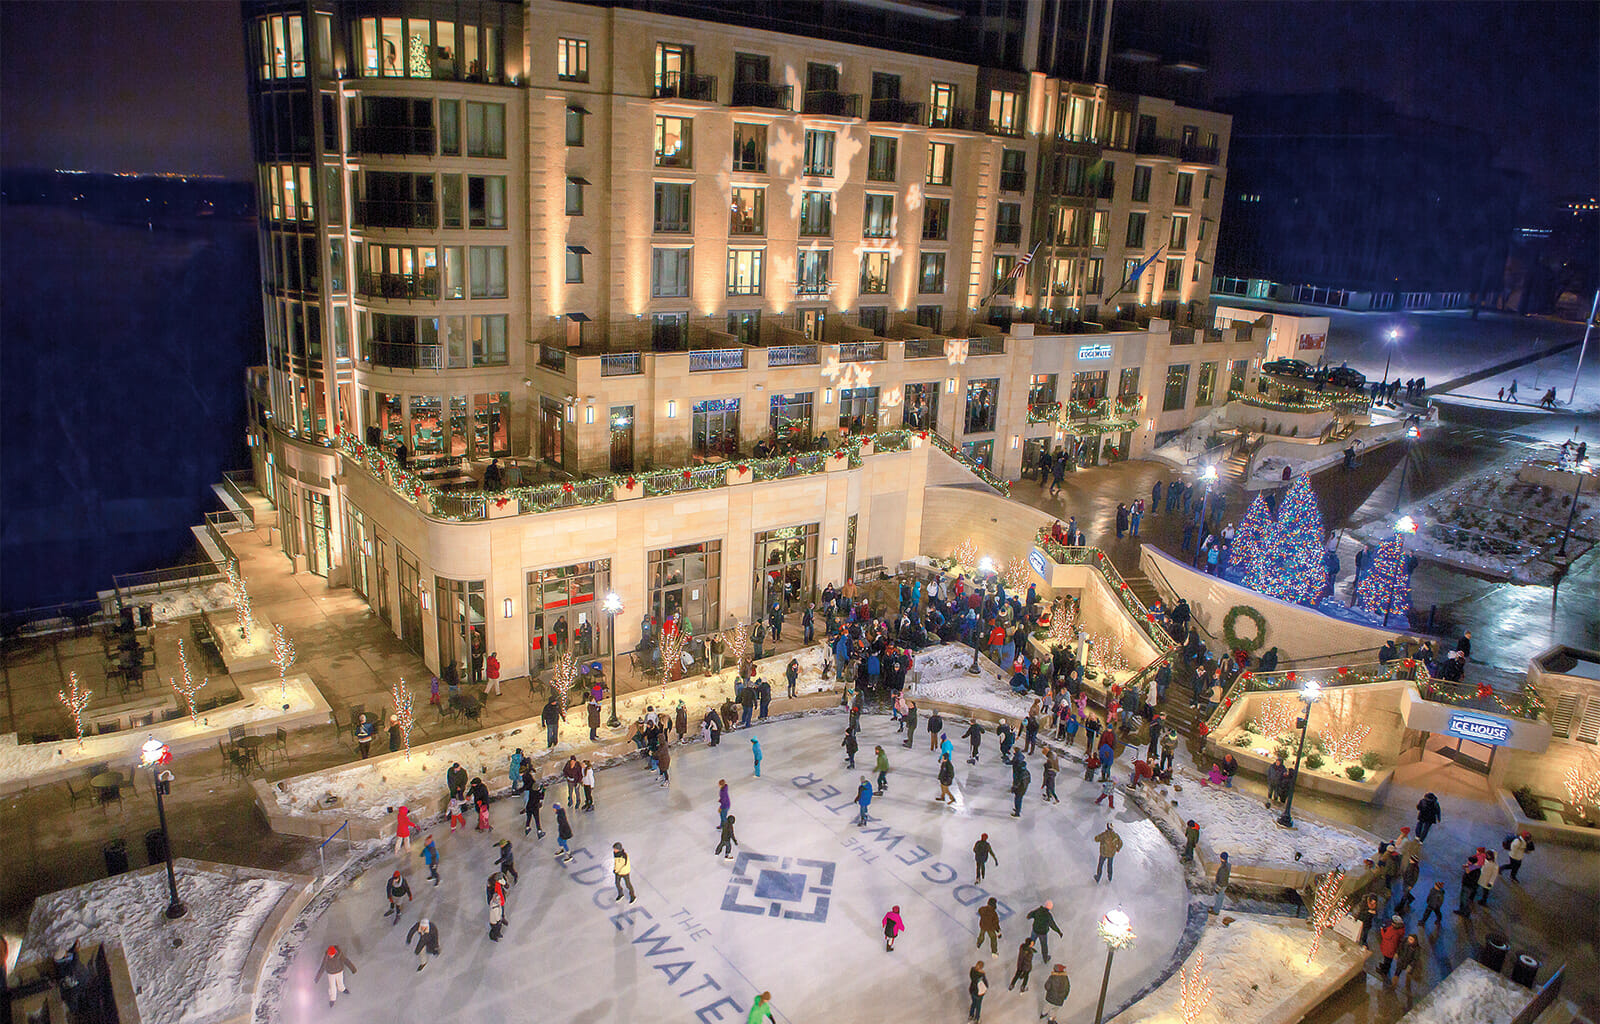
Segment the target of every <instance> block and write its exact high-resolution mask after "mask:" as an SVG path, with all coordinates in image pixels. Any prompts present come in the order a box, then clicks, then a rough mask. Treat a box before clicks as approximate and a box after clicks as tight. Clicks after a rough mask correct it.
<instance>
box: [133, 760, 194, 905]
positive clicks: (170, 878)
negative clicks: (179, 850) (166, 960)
mask: <svg viewBox="0 0 1600 1024" xmlns="http://www.w3.org/2000/svg"><path fill="white" fill-rule="evenodd" d="M171 761H172V751H171V750H170V749H168V747H167V745H166V744H165V743H162V742H161V741H160V740H158V739H156V738H155V737H154V736H152V737H150V738H149V739H147V740H145V741H144V745H143V746H141V747H140V748H139V766H140V767H141V768H148V769H150V781H151V782H152V783H153V784H154V785H152V786H151V788H152V789H154V790H155V791H156V814H157V816H159V817H160V819H161V845H162V847H163V849H165V851H166V854H167V895H168V896H169V897H170V899H169V900H168V902H167V920H169V921H171V920H176V919H177V918H180V917H182V916H183V915H184V914H187V913H188V912H189V908H188V907H186V906H184V905H183V901H182V900H180V899H179V898H178V875H177V872H175V871H173V869H172V835H171V834H170V833H169V832H168V831H167V805H166V803H165V802H163V800H162V797H163V796H165V795H166V792H167V790H168V789H170V788H171V786H172V773H171V772H170V771H167V770H165V769H164V768H162V765H165V764H170V763H171Z"/></svg>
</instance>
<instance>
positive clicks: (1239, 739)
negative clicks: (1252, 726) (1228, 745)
mask: <svg viewBox="0 0 1600 1024" xmlns="http://www.w3.org/2000/svg"><path fill="white" fill-rule="evenodd" d="M1250 742H1251V740H1250V734H1249V733H1240V734H1239V735H1237V736H1235V737H1234V738H1233V745H1234V746H1236V747H1248V746H1249V745H1250Z"/></svg>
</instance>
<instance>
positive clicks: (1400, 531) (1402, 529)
mask: <svg viewBox="0 0 1600 1024" xmlns="http://www.w3.org/2000/svg"><path fill="white" fill-rule="evenodd" d="M1416 532H1417V521H1416V520H1415V519H1412V518H1411V517H1410V516H1401V517H1400V518H1399V520H1397V521H1396V522H1395V524H1394V535H1395V536H1396V537H1398V538H1399V540H1400V573H1404V572H1405V571H1406V559H1405V555H1406V534H1408V533H1411V534H1414V533H1416ZM1400 580H1401V575H1400V574H1399V573H1397V574H1396V575H1395V577H1394V578H1393V579H1391V580H1390V581H1389V594H1388V599H1387V600H1386V601H1384V605H1383V624H1384V625H1385V626H1387V625H1388V624H1389V614H1390V613H1391V612H1393V611H1394V595H1395V591H1397V590H1399V589H1400Z"/></svg>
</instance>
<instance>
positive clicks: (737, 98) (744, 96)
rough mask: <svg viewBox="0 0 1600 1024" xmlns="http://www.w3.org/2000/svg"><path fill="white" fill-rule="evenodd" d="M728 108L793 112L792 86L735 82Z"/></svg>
mask: <svg viewBox="0 0 1600 1024" xmlns="http://www.w3.org/2000/svg"><path fill="white" fill-rule="evenodd" d="M728 106H730V107H760V108H762V109H764V110H793V109H794V86H792V85H771V84H769V83H767V82H735V83H733V97H732V98H731V99H730V100H729V102H728Z"/></svg>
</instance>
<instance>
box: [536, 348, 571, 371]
mask: <svg viewBox="0 0 1600 1024" xmlns="http://www.w3.org/2000/svg"><path fill="white" fill-rule="evenodd" d="M539 365H540V366H542V367H544V368H545V369H547V370H554V371H555V372H557V373H566V372H567V354H566V352H564V351H562V350H561V349H559V348H557V347H556V346H554V345H540V346H539Z"/></svg>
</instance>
